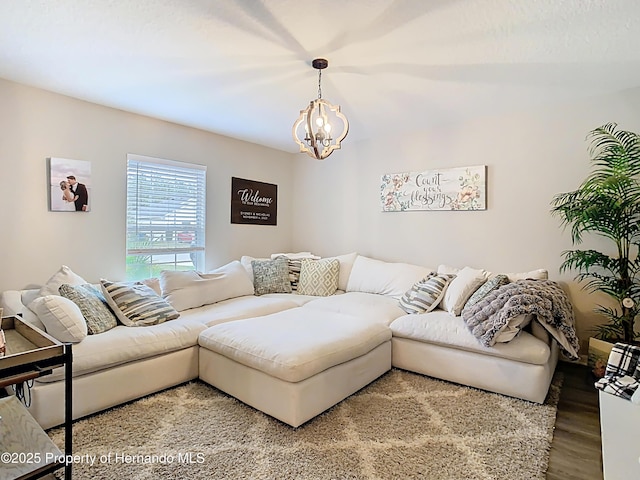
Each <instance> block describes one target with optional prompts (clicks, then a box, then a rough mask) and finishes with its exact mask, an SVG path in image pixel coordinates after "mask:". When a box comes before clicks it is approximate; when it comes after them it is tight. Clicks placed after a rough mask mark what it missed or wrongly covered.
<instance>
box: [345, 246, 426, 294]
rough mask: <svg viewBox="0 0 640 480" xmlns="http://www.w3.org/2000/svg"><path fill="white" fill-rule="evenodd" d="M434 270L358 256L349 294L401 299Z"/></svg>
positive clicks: (349, 284)
mask: <svg viewBox="0 0 640 480" xmlns="http://www.w3.org/2000/svg"><path fill="white" fill-rule="evenodd" d="M432 271H433V270H432V269H429V268H426V267H422V266H419V265H412V264H409V263H391V262H383V261H382V260H376V259H374V258H369V257H365V256H362V255H358V257H357V258H356V260H355V262H354V263H353V268H352V270H351V275H349V282H348V283H347V292H364V293H377V294H378V295H389V296H392V297H395V298H396V299H400V297H401V296H402V295H404V293H405V292H406V291H407V290H409V289H410V288H411V287H412V285H413V284H414V283H416V282H417V281H418V280H421V279H423V278H424V277H426V276H427V275H429V274H430V273H431V272H432Z"/></svg>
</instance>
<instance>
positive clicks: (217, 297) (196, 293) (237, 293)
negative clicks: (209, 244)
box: [160, 260, 253, 312]
mask: <svg viewBox="0 0 640 480" xmlns="http://www.w3.org/2000/svg"><path fill="white" fill-rule="evenodd" d="M160 286H161V288H162V296H163V297H164V298H165V299H166V300H167V301H168V302H169V303H170V304H171V305H172V306H173V308H175V309H176V310H177V311H179V312H180V311H182V310H187V309H189V308H197V307H201V306H203V305H208V304H211V303H216V302H220V301H222V300H227V299H229V298H234V297H241V296H243V295H252V294H253V283H252V282H251V279H250V278H249V276H248V275H247V272H246V270H245V269H244V268H243V267H242V265H241V264H240V262H238V261H237V260H235V261H233V262H230V263H228V264H226V265H223V266H222V267H220V268H217V269H215V270H211V271H210V272H208V273H199V272H195V271H193V270H191V271H187V272H174V271H168V270H164V271H162V272H160Z"/></svg>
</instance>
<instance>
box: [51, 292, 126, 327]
mask: <svg viewBox="0 0 640 480" xmlns="http://www.w3.org/2000/svg"><path fill="white" fill-rule="evenodd" d="M59 291H60V295H62V296H63V297H66V298H68V299H69V300H71V301H73V303H75V304H76V305H78V307H80V311H81V312H82V315H83V316H84V319H85V321H86V322H87V330H88V331H89V335H95V334H97V333H102V332H106V331H107V330H111V329H112V328H114V327H115V326H116V325H118V321H117V320H116V316H115V315H114V314H113V312H112V311H111V309H110V308H109V306H108V305H107V301H106V300H105V298H104V296H103V295H102V293H101V292H99V291H98V290H96V289H95V288H93V287H92V286H91V285H89V284H84V285H75V286H74V285H67V284H66V283H65V284H63V285H60V288H59Z"/></svg>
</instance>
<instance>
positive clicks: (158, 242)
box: [127, 154, 207, 280]
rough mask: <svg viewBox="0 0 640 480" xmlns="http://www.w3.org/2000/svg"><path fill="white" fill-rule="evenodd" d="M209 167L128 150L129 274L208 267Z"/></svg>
mask: <svg viewBox="0 0 640 480" xmlns="http://www.w3.org/2000/svg"><path fill="white" fill-rule="evenodd" d="M206 173H207V167H205V166H203V165H194V164H190V163H182V162H174V161H171V160H162V159H159V158H151V157H143V156H140V155H132V154H129V155H127V278H128V279H129V280H140V279H143V278H148V277H157V276H158V275H159V274H160V271H161V270H202V269H203V268H204V245H205V243H204V227H205V188H206V186H205V185H206Z"/></svg>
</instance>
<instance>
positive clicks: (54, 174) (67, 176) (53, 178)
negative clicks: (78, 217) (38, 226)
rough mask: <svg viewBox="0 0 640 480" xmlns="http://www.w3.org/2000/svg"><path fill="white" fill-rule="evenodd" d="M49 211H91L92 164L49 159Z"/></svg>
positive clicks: (80, 161) (63, 159)
mask: <svg viewBox="0 0 640 480" xmlns="http://www.w3.org/2000/svg"><path fill="white" fill-rule="evenodd" d="M47 165H48V179H49V182H48V183H49V211H51V212H88V211H90V210H91V162H87V161H85V160H71V159H68V158H56V157H51V158H48V159H47Z"/></svg>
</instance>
